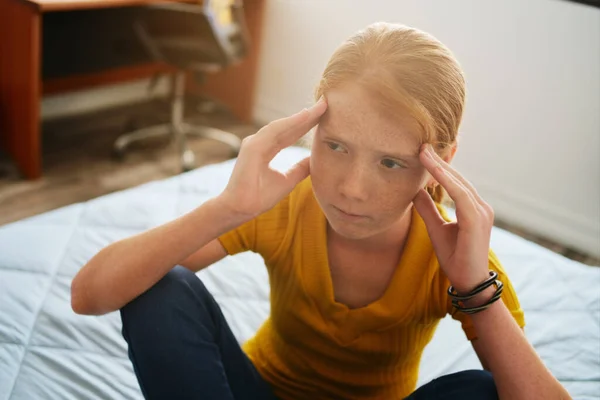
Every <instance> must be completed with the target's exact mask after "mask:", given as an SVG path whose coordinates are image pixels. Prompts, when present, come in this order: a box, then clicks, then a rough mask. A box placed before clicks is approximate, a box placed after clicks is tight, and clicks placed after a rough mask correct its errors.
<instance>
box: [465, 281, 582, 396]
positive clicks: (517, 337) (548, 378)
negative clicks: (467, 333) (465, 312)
mask: <svg viewBox="0 0 600 400" xmlns="http://www.w3.org/2000/svg"><path fill="white" fill-rule="evenodd" d="M492 295H493V293H492V294H491V295H489V297H491V296H492ZM471 318H472V320H473V324H474V326H475V329H476V331H477V336H478V339H476V340H474V341H473V342H472V343H473V348H474V349H475V352H476V353H477V355H478V357H479V359H480V360H481V361H482V365H483V366H484V368H485V369H487V370H489V371H490V372H491V373H492V375H493V376H494V380H495V381H496V386H497V388H498V394H499V396H500V398H501V399H521V398H522V399H525V398H536V397H535V396H539V398H543V399H570V398H571V397H570V396H569V394H568V393H567V391H566V390H565V389H564V388H563V387H562V385H561V384H560V383H559V382H558V380H557V379H556V378H555V377H554V376H552V374H551V373H550V371H548V369H547V368H546V366H545V365H544V364H543V363H542V360H540V358H539V357H538V355H537V354H536V352H535V349H534V348H533V346H531V344H530V343H529V342H528V341H527V338H526V337H525V334H524V333H523V331H522V330H521V328H520V327H519V326H518V325H517V323H516V322H515V320H514V318H513V317H512V315H511V314H510V311H509V310H508V309H507V308H506V305H504V303H503V302H502V301H497V302H495V303H494V304H493V305H492V306H491V307H490V308H488V309H487V310H485V311H482V312H480V313H477V314H474V315H472V316H471ZM528 393H529V394H528ZM532 396H533V397H532Z"/></svg>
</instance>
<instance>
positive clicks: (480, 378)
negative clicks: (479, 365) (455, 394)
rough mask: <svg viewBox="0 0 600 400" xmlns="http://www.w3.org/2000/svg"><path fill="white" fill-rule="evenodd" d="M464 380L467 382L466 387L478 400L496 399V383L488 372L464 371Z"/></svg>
mask: <svg viewBox="0 0 600 400" xmlns="http://www.w3.org/2000/svg"><path fill="white" fill-rule="evenodd" d="M463 374H465V376H464V377H465V379H467V380H468V382H469V383H468V385H469V386H470V387H471V388H472V390H473V391H474V392H476V393H477V398H478V399H485V400H492V399H498V391H497V389H496V382H495V381H494V377H493V376H492V374H491V373H490V372H489V371H485V370H469V371H464V372H463Z"/></svg>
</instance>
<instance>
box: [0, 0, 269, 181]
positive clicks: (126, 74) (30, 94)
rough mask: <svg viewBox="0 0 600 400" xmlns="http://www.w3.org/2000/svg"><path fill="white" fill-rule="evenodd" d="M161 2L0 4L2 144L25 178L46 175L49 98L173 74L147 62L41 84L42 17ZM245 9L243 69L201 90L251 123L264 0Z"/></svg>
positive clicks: (30, 0) (0, 0)
mask: <svg viewBox="0 0 600 400" xmlns="http://www.w3.org/2000/svg"><path fill="white" fill-rule="evenodd" d="M162 1H163V2H164V0H162ZM179 1H183V2H195V1H193V0H179ZM157 2H160V0H0V145H1V146H2V148H3V149H5V150H6V151H7V152H8V154H9V155H10V156H11V157H12V159H13V161H14V162H15V163H16V165H17V167H18V168H19V169H20V171H21V172H22V174H23V176H24V177H25V178H27V179H36V178H39V177H40V176H41V174H42V157H41V137H40V135H41V133H40V104H41V98H42V96H43V95H44V94H55V93H62V92H67V91H71V90H77V89H82V88H87V87H93V86H99V85H105V84H109V83H118V82H124V81H129V80H135V79H142V78H147V77H150V76H152V75H154V74H156V73H157V72H169V71H170V68H169V67H168V66H166V65H161V64H142V65H133V66H128V67H125V68H116V69H111V70H107V71H102V72H99V73H94V74H86V75H76V76H68V77H65V78H58V79H52V80H48V81H43V82H42V78H41V53H42V45H43V44H42V42H43V38H42V37H41V36H42V35H41V31H42V30H41V27H42V22H43V14H44V13H48V12H59V11H69V10H84V9H100V8H110V7H113V8H114V7H131V6H139V5H144V4H150V3H157ZM244 9H245V13H246V20H247V24H248V29H249V31H250V35H251V37H252V46H251V49H250V53H249V55H248V57H247V58H246V59H245V60H244V62H242V63H240V64H239V65H236V66H234V67H231V68H228V69H227V70H225V71H223V72H221V73H219V74H215V75H214V76H211V77H209V78H208V79H207V82H206V84H205V85H204V86H203V88H202V89H201V90H202V92H203V93H205V94H207V95H208V96H211V97H214V98H215V99H217V100H218V101H220V102H222V103H224V104H226V105H228V106H229V107H230V108H231V110H232V111H233V112H234V114H236V116H237V117H238V118H240V119H242V120H244V121H250V119H251V113H252V101H253V97H254V95H253V94H254V88H255V81H256V70H257V66H258V54H259V51H260V43H259V39H260V37H261V28H262V17H263V0H247V1H245V2H244Z"/></svg>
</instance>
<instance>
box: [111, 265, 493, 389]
mask: <svg viewBox="0 0 600 400" xmlns="http://www.w3.org/2000/svg"><path fill="white" fill-rule="evenodd" d="M121 319H122V321H123V337H124V338H125V340H126V341H127V343H128V345H129V358H130V359H131V362H132V364H133V369H134V371H135V374H136V376H137V379H138V382H139V384H140V388H141V390H142V393H143V394H144V397H145V398H146V399H203V400H205V399H206V400H209V399H210V400H212V399H215V400H233V399H235V400H255V399H256V400H259V399H260V400H271V399H273V400H276V398H275V396H274V395H273V392H272V390H271V387H270V386H269V384H268V383H267V382H265V381H264V380H263V379H262V378H261V376H260V374H259V372H258V371H257V370H256V368H255V367H254V365H253V364H252V362H251V361H250V359H249V358H248V357H247V356H246V354H244V352H243V351H242V349H241V348H240V346H239V344H238V342H237V340H236V339H235V337H234V335H233V333H232V332H231V329H230V328H229V325H228V324H227V322H226V321H225V317H224V316H223V313H222V312H221V309H220V308H219V306H218V305H217V303H216V301H215V299H214V298H213V297H212V295H211V294H210V293H209V292H208V290H207V289H206V287H205V286H204V284H203V283H202V282H201V281H200V279H198V277H197V276H196V275H195V274H194V273H193V272H191V271H189V270H188V269H186V268H183V267H181V266H177V267H175V268H174V269H173V270H171V271H170V272H169V273H168V274H167V275H165V277H164V278H163V279H161V280H160V281H159V282H158V283H157V284H156V285H154V286H153V287H152V288H150V289H149V290H148V291H146V292H145V293H143V294H142V295H140V296H139V297H137V298H136V299H135V300H133V301H132V302H130V303H129V304H127V305H126V306H125V307H123V308H122V309H121ZM497 398H498V396H497V394H496V386H495V385H494V380H493V379H492V376H491V375H490V374H489V373H488V372H485V371H479V370H472V371H464V372H460V373H457V374H452V375H446V376H443V377H441V378H438V379H435V380H433V381H432V382H430V383H428V384H426V385H424V386H422V387H421V388H419V389H418V390H417V391H416V392H414V393H413V394H411V395H410V396H409V397H408V398H407V399H410V400H422V399H444V400H454V399H461V400H468V399H478V400H487V399H497Z"/></svg>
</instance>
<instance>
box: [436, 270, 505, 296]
mask: <svg viewBox="0 0 600 400" xmlns="http://www.w3.org/2000/svg"><path fill="white" fill-rule="evenodd" d="M496 279H498V273H497V272H496V271H490V277H489V278H488V279H486V280H485V281H484V282H483V283H481V284H480V285H478V286H477V287H476V288H475V289H473V290H471V291H470V292H469V293H468V294H466V295H459V294H458V293H455V291H456V290H455V289H454V287H453V286H450V287H449V288H448V296H450V297H451V298H452V300H459V301H466V300H469V299H472V298H473V297H475V296H477V295H478V294H479V293H481V292H483V291H484V290H485V289H487V288H489V287H490V286H492V285H493V284H494V283H495V282H496Z"/></svg>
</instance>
